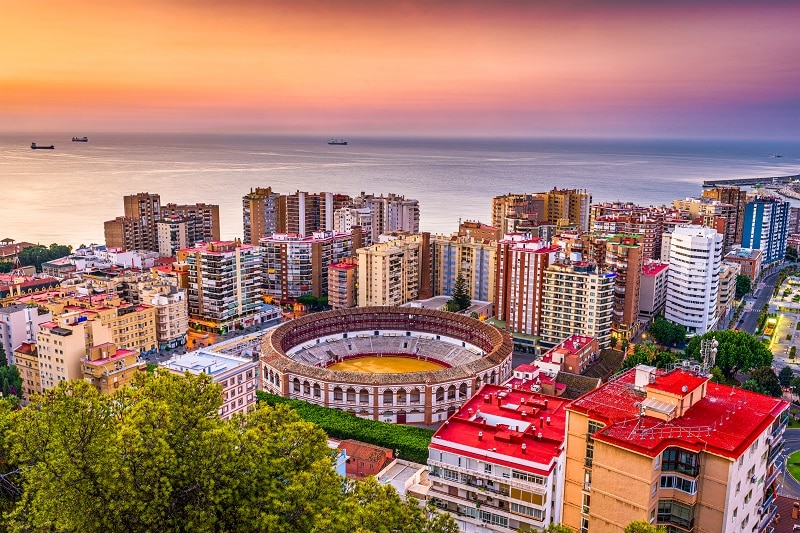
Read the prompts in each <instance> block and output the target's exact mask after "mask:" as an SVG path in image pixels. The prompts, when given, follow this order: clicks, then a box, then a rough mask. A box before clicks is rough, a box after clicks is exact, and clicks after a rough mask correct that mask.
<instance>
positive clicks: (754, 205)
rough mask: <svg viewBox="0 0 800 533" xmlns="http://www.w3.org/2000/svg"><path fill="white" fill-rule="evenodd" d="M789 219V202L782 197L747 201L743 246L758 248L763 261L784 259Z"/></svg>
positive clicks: (770, 261) (769, 261)
mask: <svg viewBox="0 0 800 533" xmlns="http://www.w3.org/2000/svg"><path fill="white" fill-rule="evenodd" d="M788 220H789V202H785V201H783V200H781V199H780V198H769V197H761V198H755V199H754V200H752V201H750V202H747V204H746V205H745V210H744V225H743V228H742V241H741V245H742V247H743V248H756V249H758V250H761V253H762V254H763V257H762V261H763V262H764V263H765V264H766V263H772V262H775V261H783V259H784V256H785V254H786V224H787V222H788Z"/></svg>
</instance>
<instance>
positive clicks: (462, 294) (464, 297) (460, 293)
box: [447, 273, 472, 311]
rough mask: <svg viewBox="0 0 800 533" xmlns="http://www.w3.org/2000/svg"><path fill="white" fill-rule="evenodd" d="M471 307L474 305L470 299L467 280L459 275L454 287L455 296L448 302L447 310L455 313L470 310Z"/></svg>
mask: <svg viewBox="0 0 800 533" xmlns="http://www.w3.org/2000/svg"><path fill="white" fill-rule="evenodd" d="M470 305H472V300H471V299H470V297H469V289H468V288H467V280H465V279H464V276H462V275H461V274H460V273H459V274H458V277H456V282H455V284H454V285H453V294H452V295H451V297H450V300H449V301H448V302H447V308H448V309H449V310H453V311H463V310H464V309H467V308H469V306H470Z"/></svg>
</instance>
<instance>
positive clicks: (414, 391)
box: [411, 387, 420, 403]
mask: <svg viewBox="0 0 800 533" xmlns="http://www.w3.org/2000/svg"><path fill="white" fill-rule="evenodd" d="M419 397H420V392H419V389H418V388H416V387H415V388H414V389H412V390H411V403H419Z"/></svg>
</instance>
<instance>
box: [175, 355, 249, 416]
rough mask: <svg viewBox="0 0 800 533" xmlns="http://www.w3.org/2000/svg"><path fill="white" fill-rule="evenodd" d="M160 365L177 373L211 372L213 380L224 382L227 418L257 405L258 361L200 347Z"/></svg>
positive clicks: (223, 406)
mask: <svg viewBox="0 0 800 533" xmlns="http://www.w3.org/2000/svg"><path fill="white" fill-rule="evenodd" d="M160 366H162V367H164V368H166V369H167V370H169V371H170V372H174V373H176V374H184V373H186V372H189V373H191V374H194V375H200V374H206V375H208V376H211V378H212V379H213V381H214V383H219V384H220V385H221V386H222V400H223V404H222V406H221V407H220V408H219V416H221V417H222V418H224V419H226V420H228V419H230V418H231V417H232V416H233V415H234V414H235V413H247V412H249V411H252V410H253V409H255V406H256V390H257V389H258V388H259V374H258V362H257V361H253V360H252V359H246V358H244V357H237V356H234V355H227V354H223V353H220V352H215V351H212V350H209V349H201V350H196V351H194V352H189V353H185V354H182V355H178V356H175V357H173V358H172V359H169V360H168V361H165V362H163V363H160Z"/></svg>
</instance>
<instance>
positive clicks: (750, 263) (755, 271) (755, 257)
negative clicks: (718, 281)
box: [723, 248, 763, 281]
mask: <svg viewBox="0 0 800 533" xmlns="http://www.w3.org/2000/svg"><path fill="white" fill-rule="evenodd" d="M762 257H763V252H762V251H761V250H758V249H755V248H734V249H733V250H731V251H730V252H728V253H727V254H725V257H724V258H723V261H724V262H725V263H737V264H738V265H739V267H740V268H741V274H743V275H745V276H747V277H748V278H750V281H756V280H757V279H758V277H759V276H760V275H761V258H762Z"/></svg>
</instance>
